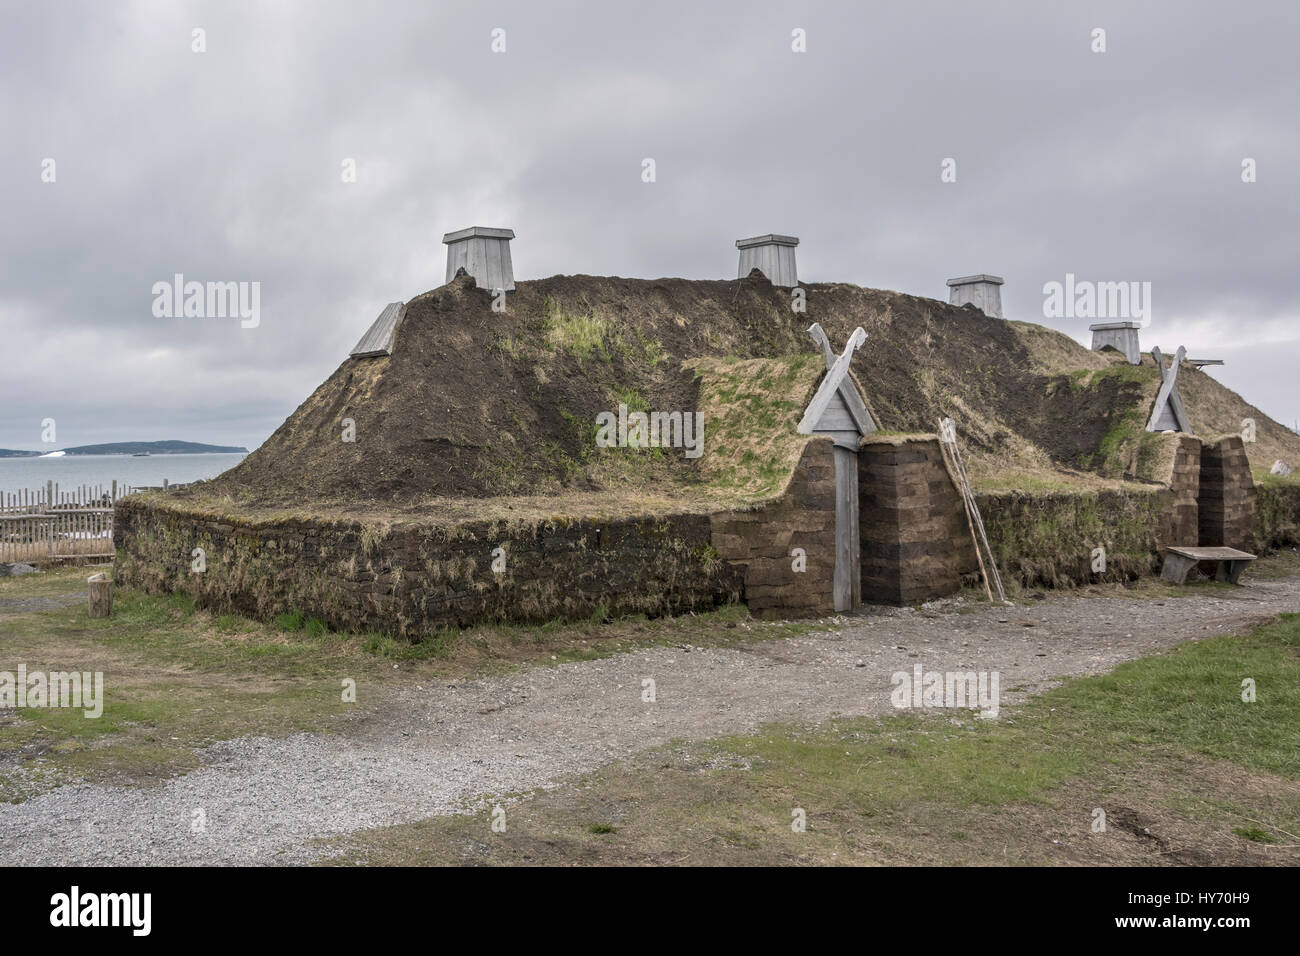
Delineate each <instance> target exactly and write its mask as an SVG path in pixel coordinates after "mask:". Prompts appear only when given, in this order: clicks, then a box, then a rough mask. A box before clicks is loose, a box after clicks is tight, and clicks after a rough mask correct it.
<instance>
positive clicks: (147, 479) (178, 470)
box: [0, 452, 244, 493]
mask: <svg viewBox="0 0 1300 956" xmlns="http://www.w3.org/2000/svg"><path fill="white" fill-rule="evenodd" d="M243 460H244V454H243V453H242V452H241V453H239V454H233V455H150V456H149V457H147V458H136V457H135V456H133V455H64V456H63V457H62V458H0V492H2V493H8V492H14V491H22V490H24V489H26V490H28V491H36V490H37V489H39V488H44V487H45V483H46V482H47V481H54V482H57V483H58V484H59V485H60V487H61V488H62V489H63V490H64V491H71V490H72V489H73V488H76V487H78V486H80V485H103V486H104V487H105V488H107V487H109V486H110V485H111V484H112V483H113V481H114V480H116V481H117V483H118V485H119V487H120V486H122V485H131V486H143V485H161V484H162V483H163V479H164V478H166V479H167V481H168V482H169V483H170V484H173V485H178V484H184V483H185V482H189V481H200V480H202V479H204V478H215V477H216V476H217V475H219V474H221V473H222V472H223V471H226V470H227V469H229V468H233V467H234V466H235V465H237V464H239V463H240V462H241V461H243Z"/></svg>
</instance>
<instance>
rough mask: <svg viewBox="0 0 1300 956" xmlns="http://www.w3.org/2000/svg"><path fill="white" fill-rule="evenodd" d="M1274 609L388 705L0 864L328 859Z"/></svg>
mask: <svg viewBox="0 0 1300 956" xmlns="http://www.w3.org/2000/svg"><path fill="white" fill-rule="evenodd" d="M1282 611H1300V578H1287V579H1281V580H1264V581H1258V582H1253V583H1251V584H1250V585H1249V586H1247V587H1243V588H1240V589H1237V590H1233V591H1225V590H1217V589H1215V590H1206V591H1204V592H1202V593H1200V594H1196V595H1194V596H1189V597H1179V598H1171V599H1168V600H1164V601H1160V600H1152V599H1141V598H1126V597H1095V596H1086V595H1078V594H1076V595H1070V596H1052V597H1050V598H1048V599H1046V600H1042V601H1030V602H1028V603H1027V604H1026V605H1025V606H1019V607H1014V608H982V609H980V610H978V611H976V612H974V613H965V614H958V613H956V612H955V611H954V610H953V608H952V606H949V605H944V604H942V603H940V604H939V605H937V606H934V607H932V608H925V609H921V610H912V609H898V610H873V611H872V612H871V613H869V614H866V615H863V616H860V617H853V618H847V619H845V621H844V625H843V627H842V629H840V630H838V631H835V632H827V633H816V634H812V635H804V636H800V637H797V638H789V639H783V640H770V641H761V642H755V643H754V644H751V645H746V646H742V647H732V648H726V649H700V648H689V647H685V646H682V647H675V648H673V647H669V648H663V647H660V648H653V649H648V650H644V651H638V652H634V653H628V654H622V655H619V656H616V657H611V658H607V659H602V660H596V661H587V662H582V663H572V664H564V665H560V666H557V667H545V668H536V669H533V670H529V671H527V672H525V673H523V674H516V675H514V676H513V677H509V678H491V679H484V680H477V681H461V682H455V683H452V684H437V685H427V684H426V685H424V686H422V687H411V688H407V689H403V690H400V691H395V692H392V691H385V695H386V696H385V698H384V700H383V701H382V702H381V703H380V704H379V705H378V706H377V707H376V708H375V709H374V711H373V712H372V713H370V714H369V715H367V716H364V717H359V718H358V719H357V720H355V721H352V722H351V723H350V724H349V725H348V726H347V728H346V729H345V730H343V731H342V732H338V733H331V734H296V735H293V736H290V737H286V738H279V739H271V738H265V737H257V738H252V737H245V738H240V739H237V740H232V741H227V742H224V743H221V744H218V745H215V746H213V747H211V748H208V749H207V750H205V751H203V752H202V754H203V759H204V766H203V767H202V768H201V769H199V770H197V771H194V772H191V773H189V774H187V775H185V776H182V777H179V778H176V779H173V780H171V781H169V782H167V783H166V784H164V785H161V786H157V787H151V788H140V789H138V788H128V787H107V786H98V785H96V786H90V785H72V786H64V787H60V788H58V789H56V790H53V791H50V792H47V793H44V794H41V795H39V796H36V797H34V798H32V799H29V800H27V801H26V802H23V803H19V804H5V805H0V853H2V854H3V857H2V858H3V859H4V860H5V861H6V862H8V863H11V864H15V863H16V864H49V863H68V864H74V863H75V864H98V865H102V864H150V863H161V864H186V863H188V864H195V863H201V864H275V863H298V862H309V861H311V860H313V859H318V858H319V857H320V856H321V855H322V854H323V853H324V852H325V851H324V850H323V849H322V848H320V847H319V846H317V845H314V844H313V842H312V841H313V839H314V838H317V837H330V836H337V835H342V834H346V833H350V832H353V831H356V830H360V829H365V828H369V827H377V826H384V825H389V824H394V823H401V822H408V821H412V820H416V819H420V818H423V817H427V816H431V815H435V814H444V813H455V812H465V811H466V810H468V809H477V808H479V807H480V806H481V798H482V797H483V796H484V795H485V794H492V795H505V794H510V793H519V792H522V791H528V790H532V789H535V788H545V787H553V786H557V785H560V784H562V783H563V782H564V781H565V780H566V779H569V778H571V777H572V776H573V775H575V774H580V773H583V772H587V771H591V770H594V769H596V768H598V767H600V766H602V765H604V764H606V763H609V762H610V761H613V760H615V759H618V758H620V757H622V756H625V755H628V754H631V753H634V752H636V751H640V750H643V749H645V748H648V747H653V746H656V745H659V744H661V743H664V742H666V741H668V740H672V739H700V738H707V737H713V736H718V735H723V734H731V733H739V732H745V731H748V730H751V729H753V728H754V727H756V726H757V725H759V724H761V723H764V722H767V721H772V720H779V719H783V718H794V719H804V720H809V719H811V720H817V719H821V718H826V717H829V716H832V715H849V716H858V715H870V714H887V713H890V712H892V711H893V707H892V704H891V702H890V690H891V684H890V676H891V675H892V674H893V673H894V672H895V671H899V670H905V671H910V670H911V669H912V667H913V665H915V664H917V663H919V664H921V665H922V666H923V667H924V668H925V669H926V670H939V671H955V670H961V671H967V670H975V671H998V672H999V673H1000V674H1001V686H1002V699H1001V704H1002V707H1003V708H1006V707H1008V706H1014V705H1015V703H1017V702H1018V701H1021V700H1023V699H1024V697H1025V695H1026V694H1027V693H1029V692H1032V691H1036V690H1041V689H1043V688H1045V687H1047V686H1049V685H1050V684H1051V683H1053V681H1054V680H1055V679H1058V678H1060V677H1064V676H1069V675H1083V674H1094V673H1098V672H1101V671H1105V670H1108V669H1110V668H1111V667H1113V666H1115V665H1116V664H1118V663H1120V662H1122V661H1125V660H1130V659H1133V658H1138V657H1143V656H1146V655H1149V654H1152V653H1155V652H1158V651H1160V650H1161V649H1163V648H1167V647H1169V646H1171V645H1173V644H1176V643H1178V642H1180V641H1186V640H1194V639H1197V638H1202V637H1208V636H1211V635H1214V634H1223V633H1230V632H1233V631H1237V630H1241V629H1243V628H1244V627H1246V626H1249V625H1251V624H1253V623H1256V622H1257V621H1260V620H1263V619H1266V618H1268V617H1271V616H1272V615H1274V614H1277V613H1279V612H1282ZM761 627H762V625H755V628H756V629H759V628H761ZM647 679H649V680H653V681H654V690H655V698H656V699H655V701H654V702H652V703H651V702H645V701H643V700H642V692H643V681H645V680H647ZM198 811H202V813H201V814H199V812H198ZM200 818H202V820H203V822H204V826H203V828H202V830H201V831H199V832H196V830H195V826H194V824H195V821H196V820H198V819H200Z"/></svg>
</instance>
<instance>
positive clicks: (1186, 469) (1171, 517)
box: [1158, 434, 1201, 550]
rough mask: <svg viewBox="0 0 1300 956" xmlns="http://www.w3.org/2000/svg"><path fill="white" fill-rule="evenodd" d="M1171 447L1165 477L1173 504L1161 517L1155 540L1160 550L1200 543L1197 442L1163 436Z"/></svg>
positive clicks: (1177, 436)
mask: <svg viewBox="0 0 1300 956" xmlns="http://www.w3.org/2000/svg"><path fill="white" fill-rule="evenodd" d="M1164 437H1165V438H1166V439H1167V440H1168V441H1170V442H1172V443H1173V444H1174V459H1173V465H1172V467H1171V469H1170V474H1169V476H1168V480H1169V487H1170V490H1171V491H1172V492H1173V493H1174V498H1173V503H1172V505H1170V506H1169V508H1168V509H1167V510H1166V511H1165V512H1163V513H1162V516H1161V526H1160V530H1159V534H1158V540H1159V543H1160V547H1161V550H1163V549H1164V548H1166V547H1168V546H1170V545H1196V544H1197V543H1199V541H1200V517H1199V515H1200V506H1199V498H1200V491H1201V440H1200V439H1199V438H1196V437H1194V436H1192V435H1186V434H1178V435H1168V436H1164Z"/></svg>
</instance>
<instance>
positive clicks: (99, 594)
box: [86, 571, 113, 617]
mask: <svg viewBox="0 0 1300 956" xmlns="http://www.w3.org/2000/svg"><path fill="white" fill-rule="evenodd" d="M86 584H87V585H88V586H89V587H90V616H91V617H108V616H109V615H110V614H112V613H113V582H112V581H110V580H109V579H108V575H107V574H105V573H104V572H103V571H101V572H100V573H99V574H92V575H91V576H90V577H88V578H86Z"/></svg>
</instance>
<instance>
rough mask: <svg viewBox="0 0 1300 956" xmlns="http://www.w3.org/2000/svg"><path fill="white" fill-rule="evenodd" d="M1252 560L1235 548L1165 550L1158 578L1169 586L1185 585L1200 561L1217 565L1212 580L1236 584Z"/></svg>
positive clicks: (1249, 555) (1252, 558) (1252, 557)
mask: <svg viewBox="0 0 1300 956" xmlns="http://www.w3.org/2000/svg"><path fill="white" fill-rule="evenodd" d="M1254 560H1255V556H1254V555H1253V554H1247V553H1246V552H1245V551H1238V550H1237V549H1236V548H1166V549H1165V566H1164V569H1163V570H1162V571H1161V572H1160V576H1161V577H1162V578H1164V579H1165V580H1166V581H1168V582H1169V583H1170V584H1186V583H1187V575H1188V574H1189V573H1190V572H1191V570H1192V568H1194V567H1196V566H1197V565H1198V564H1200V563H1201V562H1202V561H1213V562H1214V563H1215V564H1216V565H1217V567H1216V568H1215V571H1214V580H1216V581H1230V582H1231V583H1233V584H1236V583H1237V579H1238V578H1240V577H1241V572H1242V571H1245V570H1246V565H1248V564H1250V562H1252V561H1254Z"/></svg>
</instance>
